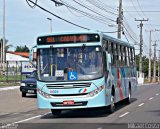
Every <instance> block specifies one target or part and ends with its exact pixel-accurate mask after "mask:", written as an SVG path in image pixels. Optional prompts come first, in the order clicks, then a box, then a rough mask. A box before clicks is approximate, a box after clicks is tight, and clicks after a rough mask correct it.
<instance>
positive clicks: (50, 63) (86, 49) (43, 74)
mask: <svg viewBox="0 0 160 129" xmlns="http://www.w3.org/2000/svg"><path fill="white" fill-rule="evenodd" d="M102 75H103V64H102V51H101V47H99V46H91V47H90V46H85V45H83V46H82V47H65V48H42V49H38V80H41V81H75V80H90V79H96V78H100V77H102Z"/></svg>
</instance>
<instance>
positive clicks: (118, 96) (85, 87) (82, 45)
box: [30, 31, 137, 115]
mask: <svg viewBox="0 0 160 129" xmlns="http://www.w3.org/2000/svg"><path fill="white" fill-rule="evenodd" d="M36 49H37V99H38V108H40V109H50V110H51V112H52V114H53V115H59V114H61V112H62V111H63V110H68V109H81V108H97V107H107V108H106V110H108V111H109V112H111V113H113V112H114V110H115V103H117V102H119V101H122V100H124V101H126V102H127V103H130V102H131V95H132V93H134V92H135V91H136V89H137V80H136V64H135V49H134V46H132V45H131V44H129V43H127V42H124V41H122V40H119V39H116V38H113V37H110V36H108V35H105V34H104V33H101V32H97V31H82V32H66V33H65V32H63V33H53V34H49V35H42V36H39V37H38V38H37V45H36ZM32 52H33V50H32V51H31V56H33V53H32ZM30 59H31V60H32V57H30Z"/></svg>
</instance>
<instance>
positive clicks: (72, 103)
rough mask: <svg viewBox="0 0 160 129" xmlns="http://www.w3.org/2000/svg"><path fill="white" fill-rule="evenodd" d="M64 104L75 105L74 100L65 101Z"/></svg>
mask: <svg viewBox="0 0 160 129" xmlns="http://www.w3.org/2000/svg"><path fill="white" fill-rule="evenodd" d="M63 105H74V100H67V101H63Z"/></svg>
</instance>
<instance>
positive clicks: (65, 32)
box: [38, 30, 134, 47]
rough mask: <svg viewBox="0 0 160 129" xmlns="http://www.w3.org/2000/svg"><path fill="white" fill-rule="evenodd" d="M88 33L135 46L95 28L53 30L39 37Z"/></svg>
mask: <svg viewBox="0 0 160 129" xmlns="http://www.w3.org/2000/svg"><path fill="white" fill-rule="evenodd" d="M88 33H92V34H93V33H94V34H99V35H100V36H103V37H104V38H106V39H109V40H111V41H115V42H120V43H121V44H123V45H126V46H130V47H134V46H133V45H132V44H130V43H129V42H125V41H123V40H121V39H117V38H114V37H111V36H109V35H106V34H104V33H103V32H100V31H94V30H88V31H87V30H86V31H61V32H53V33H48V34H44V35H40V36H38V37H43V36H51V35H65V34H88Z"/></svg>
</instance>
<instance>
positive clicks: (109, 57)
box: [107, 54, 111, 63]
mask: <svg viewBox="0 0 160 129" xmlns="http://www.w3.org/2000/svg"><path fill="white" fill-rule="evenodd" d="M107 61H108V63H111V54H108V55H107Z"/></svg>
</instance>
